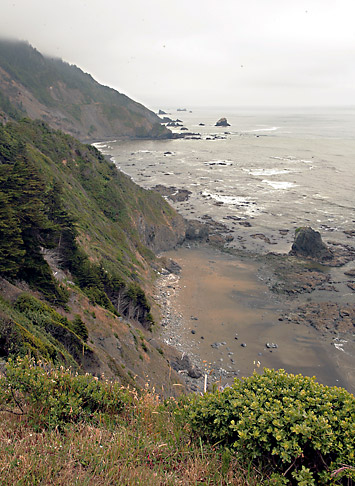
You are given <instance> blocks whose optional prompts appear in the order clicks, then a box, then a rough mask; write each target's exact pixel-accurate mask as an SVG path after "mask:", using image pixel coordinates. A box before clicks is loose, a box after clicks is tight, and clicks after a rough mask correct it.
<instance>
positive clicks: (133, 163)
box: [97, 108, 355, 392]
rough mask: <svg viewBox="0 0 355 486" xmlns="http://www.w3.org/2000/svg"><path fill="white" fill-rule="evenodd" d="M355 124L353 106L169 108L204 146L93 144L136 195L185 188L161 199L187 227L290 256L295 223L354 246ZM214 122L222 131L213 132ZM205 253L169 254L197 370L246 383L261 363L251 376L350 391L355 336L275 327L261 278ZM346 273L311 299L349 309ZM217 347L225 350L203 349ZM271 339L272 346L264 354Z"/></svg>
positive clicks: (184, 142) (354, 296) (275, 307)
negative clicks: (275, 375) (218, 370)
mask: <svg viewBox="0 0 355 486" xmlns="http://www.w3.org/2000/svg"><path fill="white" fill-rule="evenodd" d="M166 111H167V110H166ZM354 115H355V110H354V109H349V110H335V109H332V110H326V109H324V110H317V111H316V112H315V111H312V110H299V111H298V112H290V111H287V110H283V111H276V110H274V111H267V110H263V111H256V110H249V111H248V110H247V111H243V112H241V111H236V110H231V109H227V108H224V109H219V110H210V109H200V110H193V113H189V112H176V111H172V112H171V115H169V116H170V117H171V118H172V119H176V118H179V119H180V120H183V122H184V125H185V126H186V127H187V128H188V129H189V131H191V132H198V133H200V134H201V139H200V140H193V139H177V140H162V141H149V140H142V141H116V142H114V141H112V142H105V143H101V144H97V146H98V148H100V150H102V151H103V153H105V154H108V155H110V156H111V157H112V160H114V161H115V163H116V164H117V166H118V167H119V168H120V169H121V170H123V171H124V172H125V173H127V174H128V175H130V176H131V177H132V178H133V180H134V181H135V182H137V183H138V184H139V185H141V186H143V187H145V188H152V187H154V186H155V185H157V184H162V185H165V186H175V187H177V188H179V189H188V190H189V191H191V195H190V197H189V199H188V200H187V201H184V202H176V203H172V202H171V201H169V202H170V203H171V204H173V205H174V206H175V207H176V208H177V209H178V211H179V212H180V213H181V214H182V215H183V216H185V217H187V218H193V219H195V218H197V219H201V218H203V217H204V216H206V215H208V216H210V217H212V218H213V219H214V220H216V221H219V222H223V223H224V224H225V225H226V226H227V227H228V228H229V229H230V230H231V231H232V233H231V234H232V235H233V236H234V240H233V241H232V242H231V243H230V246H232V247H235V248H240V249H243V250H247V251H251V252H257V253H266V252H269V251H273V252H288V251H289V250H290V247H291V244H292V242H293V237H294V230H295V229H296V228H297V227H299V226H304V225H306V226H312V227H313V228H314V229H316V230H319V231H320V232H321V234H322V237H323V239H324V240H325V241H336V242H340V243H344V244H349V245H351V246H354V244H355V240H354V237H352V236H350V235H349V234H346V233H345V232H346V231H348V232H349V231H353V230H354V223H355V210H354V207H355V191H354V181H355V160H354V156H355V137H354V134H355V116H354ZM222 116H225V117H227V119H228V121H229V123H230V124H231V126H230V127H227V128H223V127H215V126H214V125H215V122H216V121H217V120H218V119H219V118H221V117H222ZM200 123H203V124H204V125H203V126H200V125H199V124H200ZM175 131H179V129H175ZM245 222H248V223H249V224H250V227H245V226H244V225H243V223H245ZM241 223H242V224H241ZM260 235H265V237H266V238H264V239H263V238H260ZM206 251H207V250H206V249H205V250H203V252H202V253H201V254H199V252H198V250H190V252H189V250H187V249H180V250H178V252H177V253H173V254H172V256H173V257H174V258H175V259H176V260H177V261H180V263H181V265H182V266H183V273H182V277H181V282H184V279H186V284H185V283H184V284H183V285H182V288H181V291H180V293H179V299H178V300H176V302H175V305H176V306H177V307H178V308H179V309H180V311H181V313H182V315H183V317H184V321H185V328H184V329H181V330H180V331H181V336H179V338H180V339H181V340H182V341H183V342H184V346H185V348H186V349H189V350H190V352H191V353H194V352H195V353H196V354H199V355H200V356H201V357H202V358H203V359H204V360H205V364H204V366H206V367H213V366H218V367H223V368H224V369H226V370H227V371H232V372H233V371H238V370H239V374H240V375H242V376H243V375H248V374H250V373H251V372H252V371H253V369H254V368H255V367H256V366H258V362H260V368H262V367H264V366H266V367H275V368H285V369H286V370H287V371H289V372H294V373H304V374H307V375H316V376H317V378H318V379H319V380H320V381H322V382H323V383H325V384H329V385H335V384H337V385H345V384H346V386H347V388H348V389H349V390H351V391H352V392H354V391H355V361H354V359H355V358H354V355H355V341H354V339H353V340H352V341H351V342H348V343H344V344H343V346H338V349H337V348H336V347H335V346H331V345H330V341H329V340H328V341H326V340H322V339H321V338H320V335H319V334H318V333H317V332H316V331H315V330H314V329H312V328H308V327H304V326H297V325H291V324H287V325H286V324H285V323H282V322H280V321H278V316H279V315H280V312H279V311H280V309H281V308H282V306H283V305H285V304H284V303H283V304H282V303H281V302H278V300H277V298H276V297H275V296H274V295H271V294H270V292H268V291H267V289H266V287H265V285H264V284H263V282H261V281H260V280H258V278H257V267H256V265H255V264H253V262H252V261H248V262H247V261H243V262H241V261H240V260H237V259H234V258H232V257H230V256H226V255H222V254H219V256H216V254H214V256H212V255H210V256H207V257H206ZM186 252H187V253H186ZM207 255H208V251H207ZM206 258H209V259H210V260H211V261H209V260H206ZM214 261H215V262H214ZM186 262H188V264H187V263H186ZM353 267H354V262H352V263H350V264H348V265H347V266H346V267H343V268H340V269H332V270H331V274H332V280H333V281H334V282H335V284H334V285H335V287H336V292H323V293H322V292H318V291H316V292H313V294H311V297H310V298H311V299H320V300H332V301H337V302H339V303H341V304H349V305H355V293H354V292H352V291H350V289H349V288H348V287H347V286H346V282H345V281H344V269H345V268H346V269H349V268H353ZM184 285H186V287H184ZM206 296H208V298H207V299H206ZM283 302H286V301H285V300H284V301H283ZM179 306H180V307H179ZM191 316H193V317H197V318H198V320H191ZM192 329H193V330H194V331H195V332H196V334H192V333H191V330H192ZM235 333H238V340H236V339H234V337H235ZM201 336H203V337H204V339H201ZM216 341H217V342H226V343H228V344H225V345H222V346H219V347H218V348H211V344H213V342H216ZM241 341H243V342H245V343H246V344H247V346H246V347H245V348H242V347H241V346H240V343H241ZM268 341H270V342H276V343H277V344H280V343H281V344H280V345H279V348H278V349H277V350H276V351H275V350H273V352H270V351H269V350H267V349H266V348H265V343H266V342H268ZM227 348H229V349H227ZM228 353H233V354H228ZM259 353H262V354H261V355H259ZM232 359H233V360H234V361H235V363H233V362H232V361H231V360H232ZM221 360H223V361H221Z"/></svg>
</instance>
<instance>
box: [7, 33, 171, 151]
mask: <svg viewBox="0 0 355 486" xmlns="http://www.w3.org/2000/svg"><path fill="white" fill-rule="evenodd" d="M21 116H29V117H30V118H33V119H41V120H44V121H46V122H47V123H48V124H49V125H50V126H52V127H53V128H59V129H61V130H63V131H64V132H66V133H69V134H71V135H73V136H75V137H76V138H79V139H80V140H82V141H86V140H103V139H110V138H111V139H112V138H120V137H130V138H145V137H148V138H167V137H170V136H171V132H170V131H169V130H168V129H167V128H165V127H164V126H163V125H161V120H160V118H159V117H158V116H157V115H155V114H154V113H153V112H152V111H150V110H148V109H147V108H145V107H144V106H143V105H141V104H139V103H137V102H135V101H133V100H131V99H130V98H128V96H125V95H124V94H121V93H119V92H118V91H116V90H114V89H112V88H109V87H107V86H102V85H100V84H99V83H98V82H96V81H95V80H94V79H93V78H92V77H91V76H90V75H89V74H86V73H84V72H83V71H82V70H81V69H79V68H78V67H76V66H74V65H70V64H68V63H66V62H63V61H62V60H61V59H54V58H49V57H45V56H42V54H40V53H39V52H38V51H37V50H36V49H34V48H33V47H31V46H30V45H29V44H27V43H25V42H17V41H8V40H0V121H1V118H2V119H3V120H9V119H18V118H19V117H21Z"/></svg>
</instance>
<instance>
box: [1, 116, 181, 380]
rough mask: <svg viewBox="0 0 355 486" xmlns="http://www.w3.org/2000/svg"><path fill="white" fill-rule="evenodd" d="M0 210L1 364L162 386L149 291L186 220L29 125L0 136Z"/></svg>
mask: <svg viewBox="0 0 355 486" xmlns="http://www.w3.org/2000/svg"><path fill="white" fill-rule="evenodd" d="M0 201H1V204H0V276H1V282H0V357H2V358H5V359H7V358H8V357H9V356H11V355H24V354H26V353H28V352H30V353H31V354H32V355H34V356H36V357H37V358H42V359H46V360H49V361H51V362H53V363H56V364H61V363H62V364H66V365H70V366H74V367H75V368H77V369H82V370H83V371H90V372H93V373H95V374H100V373H101V372H105V374H108V375H110V376H112V377H121V378H122V377H124V380H125V381H132V379H133V378H132V377H134V376H135V375H138V380H140V381H141V382H142V383H143V382H144V380H145V375H146V374H147V372H148V370H149V372H152V373H153V375H154V373H156V375H157V376H160V377H161V378H157V380H158V382H162V383H163V382H164V380H168V378H167V375H168V374H169V373H171V370H170V369H169V366H168V364H167V361H166V359H164V358H163V354H164V352H163V350H162V349H161V348H160V347H159V345H158V346H157V345H156V348H158V350H159V351H158V350H157V349H156V348H154V347H153V346H151V345H150V344H149V343H148V340H150V339H151V333H150V330H151V329H152V326H153V324H154V319H153V316H152V312H151V303H150V298H149V289H150V288H151V282H152V280H153V279H154V275H155V271H156V270H158V269H161V268H162V265H163V263H162V262H161V261H160V260H159V259H157V258H156V257H155V254H154V251H156V250H160V249H166V248H168V247H172V246H174V245H176V244H177V243H179V242H181V241H183V239H184V236H185V224H184V221H183V219H182V218H181V217H180V216H179V215H178V214H177V213H176V212H175V211H174V210H173V209H172V208H171V207H170V206H169V205H168V204H167V203H166V201H165V200H164V199H163V198H162V197H161V196H160V195H159V194H157V193H154V192H151V191H146V190H144V189H142V188H140V187H139V186H137V185H136V184H134V183H133V182H132V181H131V179H130V178H129V177H127V176H126V175H124V174H123V173H121V172H119V171H118V170H117V168H116V166H115V165H114V164H113V163H112V162H110V161H108V160H107V159H105V158H104V157H103V156H102V154H101V153H100V152H99V151H98V150H97V149H96V148H94V147H93V146H91V145H84V144H82V143H80V142H78V141H77V140H75V139H74V138H72V137H71V136H69V135H66V134H64V133H62V132H60V131H57V130H53V129H52V128H50V127H49V126H48V125H46V124H44V123H43V122H40V121H31V120H29V119H23V120H21V121H19V122H12V123H8V124H6V125H5V126H3V127H1V128H0ZM147 290H148V293H147ZM153 381H154V378H153Z"/></svg>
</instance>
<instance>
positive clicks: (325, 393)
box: [186, 369, 355, 486]
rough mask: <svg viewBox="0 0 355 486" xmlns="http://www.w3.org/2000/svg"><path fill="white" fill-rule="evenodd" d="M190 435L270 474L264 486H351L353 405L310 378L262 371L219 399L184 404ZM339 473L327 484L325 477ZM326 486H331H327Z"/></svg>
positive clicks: (340, 392) (214, 395) (346, 395)
mask: <svg viewBox="0 0 355 486" xmlns="http://www.w3.org/2000/svg"><path fill="white" fill-rule="evenodd" d="M186 411H187V418H188V421H189V422H190V424H191V426H192V429H193V430H194V431H195V432H197V434H199V435H201V436H203V437H205V438H206V439H208V440H209V441H212V442H215V443H217V442H222V443H226V444H228V446H229V447H231V448H232V449H234V450H235V451H236V452H237V453H238V456H239V457H241V458H244V459H245V460H253V461H255V462H257V463H258V464H261V465H262V467H264V468H268V467H269V466H271V470H273V471H274V474H273V480H271V482H270V484H280V485H281V484H298V485H300V486H311V485H314V484H321V485H325V484H339V483H336V482H335V483H334V481H335V480H340V481H341V475H343V476H346V477H347V479H345V477H344V480H343V481H344V484H355V483H354V481H353V480H354V479H355V473H354V468H351V467H346V468H344V467H342V466H344V465H350V466H351V465H354V450H355V398H354V396H353V395H351V394H350V393H348V392H347V391H346V390H344V389H341V388H337V387H332V388H330V387H327V386H324V385H321V384H319V383H317V382H316V381H315V380H314V378H308V377H304V376H302V375H297V376H294V375H290V374H287V373H286V372H285V371H283V370H280V371H274V370H267V369H266V370H265V371H264V374H263V375H258V374H257V373H254V375H253V376H251V377H249V378H246V379H243V380H236V381H235V384H234V385H233V386H232V387H230V388H226V389H225V390H224V391H222V392H219V391H215V392H212V393H207V394H205V395H204V396H196V397H191V398H190V400H189V403H188V405H187V406H186ZM337 469H341V471H339V473H338V474H337V476H336V479H335V478H333V479H332V472H333V471H335V470H337ZM332 481H333V482H332Z"/></svg>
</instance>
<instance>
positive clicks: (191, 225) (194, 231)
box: [185, 220, 209, 240]
mask: <svg viewBox="0 0 355 486" xmlns="http://www.w3.org/2000/svg"><path fill="white" fill-rule="evenodd" d="M208 236H209V229H208V225H206V224H205V223H201V222H200V221H196V220H190V221H187V228H186V234H185V238H186V239H187V240H206V239H207V238H208Z"/></svg>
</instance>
